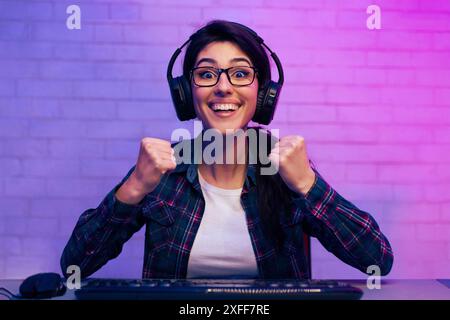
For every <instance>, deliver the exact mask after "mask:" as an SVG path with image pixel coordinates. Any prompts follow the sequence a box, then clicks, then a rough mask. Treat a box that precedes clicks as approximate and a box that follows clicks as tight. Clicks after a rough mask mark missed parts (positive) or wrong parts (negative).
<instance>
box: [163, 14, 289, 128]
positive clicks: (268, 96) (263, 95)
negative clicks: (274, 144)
mask: <svg viewBox="0 0 450 320" xmlns="http://www.w3.org/2000/svg"><path fill="white" fill-rule="evenodd" d="M232 23H233V24H236V25H238V26H239V27H241V28H244V29H246V30H247V31H248V32H249V33H250V34H251V35H252V36H253V37H254V38H255V39H256V40H257V41H258V43H259V44H260V45H261V46H264V47H265V48H266V49H267V50H268V51H269V52H270V54H271V56H272V59H273V60H274V61H275V64H276V66H277V70H278V82H275V81H272V80H271V81H269V83H268V84H267V85H266V86H265V87H263V88H261V89H259V91H258V99H257V102H256V111H255V115H254V116H253V118H252V120H253V121H254V122H257V123H260V124H264V125H267V124H269V123H270V122H271V121H272V119H273V116H274V114H275V109H276V106H277V102H278V97H279V95H280V91H281V87H282V86H283V82H284V75H283V67H282V66H281V62H280V60H279V59H278V57H277V55H276V54H275V52H273V51H272V50H270V48H269V47H268V46H267V45H266V44H265V43H264V40H263V39H262V38H261V37H260V36H258V34H257V33H256V32H255V31H253V30H252V29H250V28H249V27H247V26H244V25H242V24H240V23H237V22H232ZM202 30H203V28H202V29H200V30H198V31H197V32H196V33H194V34H193V35H191V36H190V37H189V39H188V40H187V41H186V42H185V43H183V45H182V46H181V47H180V48H178V49H177V50H176V51H175V52H174V53H173V55H172V57H171V58H170V61H169V65H168V66H167V81H168V82H169V88H170V94H171V96H172V101H173V104H174V106H175V110H176V113H177V117H178V119H179V120H180V121H186V120H191V119H195V117H196V114H195V109H194V104H193V99H192V92H191V86H190V79H186V77H185V76H184V75H182V76H180V77H176V78H173V77H172V69H173V65H174V63H175V60H176V59H177V57H178V55H179V54H180V53H181V49H183V48H184V47H185V46H186V45H187V44H188V43H189V42H190V41H191V40H192V38H193V37H194V36H195V35H196V34H197V33H198V32H200V31H202Z"/></svg>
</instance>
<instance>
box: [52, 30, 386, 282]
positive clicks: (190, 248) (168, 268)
mask: <svg viewBox="0 0 450 320" xmlns="http://www.w3.org/2000/svg"><path fill="white" fill-rule="evenodd" d="M261 42H262V40H261V39H260V38H259V37H257V35H256V34H255V33H253V32H252V31H251V30H249V29H248V28H246V27H245V26H242V25H239V24H236V23H232V22H227V21H212V22H210V23H209V24H208V25H206V26H205V27H203V28H201V29H200V30H199V31H197V32H196V33H195V34H194V35H192V36H191V37H190V39H189V40H188V41H187V42H186V43H185V44H187V43H189V45H188V47H187V49H186V54H185V60H184V64H183V76H182V77H179V78H176V79H175V80H174V79H172V78H171V76H168V78H169V85H170V87H171V92H172V98H173V99H174V103H175V107H176V109H177V115H178V117H179V118H180V119H181V120H186V119H191V118H193V117H197V118H198V119H200V120H201V121H202V124H203V127H204V132H203V133H205V132H206V131H207V130H213V131H215V132H217V133H220V136H221V137H223V138H224V140H225V137H226V136H227V135H229V134H230V133H236V132H238V131H240V130H242V131H243V132H246V131H248V130H249V128H248V123H249V122H250V120H252V119H253V120H254V121H257V122H261V123H265V124H267V123H268V122H270V120H271V118H272V116H273V111H274V110H275V105H276V98H277V95H278V93H279V89H280V88H277V87H276V85H274V83H273V82H271V81H270V79H271V75H270V65H269V60H268V57H267V54H266V52H265V50H264V48H263V47H262V45H261ZM183 46H184V45H183ZM179 51H180V50H177V52H176V54H174V57H172V59H171V62H170V65H173V62H174V59H175V58H176V56H177V55H178V54H179ZM272 57H274V55H272ZM275 59H276V56H275ZM276 62H277V64H278V63H279V61H277V59H276ZM177 81H180V83H177ZM270 86H272V89H273V90H275V94H270V90H271V89H268V87H270ZM280 87H281V84H280ZM180 88H181V89H180ZM180 90H183V93H182V94H181V95H180V94H179V91H180ZM268 90H269V91H268ZM277 90H278V91H277ZM268 92H269V93H268ZM177 95H178V96H177ZM270 97H272V100H270ZM266 98H267V99H269V100H270V101H269V100H268V101H266ZM183 99H184V101H183ZM262 106H263V107H262ZM267 106H269V109H270V108H272V110H271V111H270V110H269V113H270V112H272V114H269V115H268V116H267V110H265V109H264V108H265V107H267ZM262 113H264V115H262ZM261 119H263V120H261ZM258 132H259V133H261V132H262V131H260V130H258ZM202 138H203V134H202V135H200V136H199V137H197V139H202ZM233 141H234V139H233ZM237 141H238V143H235V144H231V145H230V144H227V143H224V144H223V150H222V149H221V150H219V151H217V152H216V153H215V154H214V156H215V158H216V160H217V159H221V160H223V159H225V158H226V155H228V154H230V153H231V152H234V153H233V155H234V156H233V157H231V160H232V161H231V162H230V161H228V162H226V163H225V164H221V161H216V162H215V163H210V162H201V163H200V164H197V163H195V161H193V159H194V157H195V155H194V153H195V152H192V154H189V157H190V159H191V161H184V162H183V163H178V164H177V162H176V158H175V157H174V154H175V151H174V149H176V148H177V146H180V144H173V145H171V144H170V143H169V142H167V141H164V140H161V139H155V138H144V139H143V140H142V141H141V146H140V151H139V156H138V160H137V163H136V165H135V166H134V167H133V168H132V169H131V170H130V171H129V172H128V174H127V176H126V177H125V178H124V179H123V180H122V182H121V183H120V184H118V185H117V186H116V187H115V188H114V189H113V190H112V191H111V192H110V193H109V194H108V195H107V196H106V198H105V199H104V200H103V201H102V203H101V204H100V205H99V206H98V207H97V208H96V209H90V210H87V211H86V212H84V213H83V214H82V216H81V217H80V219H79V221H78V223H77V225H76V227H75V230H74V232H73V234H72V236H71V238H70V240H69V243H68V244H67V246H66V248H65V250H64V252H63V255H62V257H61V267H62V270H63V273H64V274H65V273H66V268H67V266H69V265H78V266H79V267H80V268H81V273H82V277H87V276H89V275H91V274H92V273H94V272H95V271H96V270H98V269H99V268H100V267H101V266H102V265H104V264H105V263H106V262H107V261H108V260H110V259H112V258H115V257H116V256H117V255H119V253H120V252H121V249H122V246H123V244H124V243H125V242H126V241H127V240H128V239H129V238H130V237H131V236H132V235H133V233H135V232H136V231H138V230H139V229H140V228H141V227H142V226H143V225H146V240H145V256H144V266H143V275H142V276H143V278H186V277H188V278H191V277H210V278H217V277H245V278H272V279H274V278H296V279H303V278H309V277H310V274H311V270H309V265H308V257H306V256H305V250H304V249H305V248H304V232H306V233H307V234H308V235H311V236H314V237H316V238H318V239H319V241H320V242H321V243H322V245H324V247H325V248H326V249H327V250H329V251H331V252H332V253H333V254H335V255H336V256H337V257H338V258H340V259H341V260H342V261H344V262H345V263H347V264H350V265H352V266H353V267H355V268H357V269H359V270H361V271H362V272H366V270H367V267H368V266H370V265H377V266H378V267H379V268H380V270H381V273H382V275H385V274H387V273H388V272H389V271H390V269H391V266H392V261H393V255H392V251H391V247H390V244H389V242H388V240H387V239H386V237H385V236H384V235H383V234H382V233H381V232H380V229H379V227H378V225H377V223H376V222H375V220H374V219H373V218H372V217H371V216H370V215H369V214H368V213H366V212H363V211H361V210H359V209H358V208H356V207H355V206H354V205H353V204H351V203H350V202H349V201H347V200H345V199H344V198H343V197H341V196H340V195H339V194H338V193H337V192H336V191H334V190H333V189H332V188H331V187H330V186H329V185H328V184H327V182H326V181H325V180H324V179H323V178H322V177H321V176H320V174H319V173H318V172H317V170H316V169H315V168H313V167H312V166H311V165H310V161H309V159H308V155H307V153H306V146H305V141H304V139H303V138H302V137H300V136H288V137H282V138H281V139H280V140H279V141H278V142H277V143H276V145H275V147H274V148H271V149H269V152H270V155H269V159H270V160H271V161H272V163H274V164H276V168H277V169H278V172H277V173H276V174H274V175H264V174H262V165H261V163H259V162H258V163H257V164H252V163H250V161H248V160H249V158H250V157H249V155H250V152H251V150H252V148H251V146H250V145H249V140H248V139H237ZM182 143H186V141H184V142H182ZM187 143H188V144H189V145H195V143H194V140H192V141H187ZM207 145H208V143H207V142H206V141H204V139H202V141H201V146H202V147H203V150H204V148H206V147H207ZM184 150H187V149H184ZM242 150H244V151H245V152H244V156H245V157H244V158H245V159H246V161H244V163H242V162H240V161H238V159H239V157H238V156H236V155H237V154H239V152H238V151H242ZM221 151H223V153H221ZM259 152H260V150H258V153H259ZM178 156H179V154H178ZM266 156H267V154H266ZM189 157H188V158H189ZM184 159H185V158H184ZM178 160H179V158H178ZM178 162H180V161H178ZM187 162H189V163H187Z"/></svg>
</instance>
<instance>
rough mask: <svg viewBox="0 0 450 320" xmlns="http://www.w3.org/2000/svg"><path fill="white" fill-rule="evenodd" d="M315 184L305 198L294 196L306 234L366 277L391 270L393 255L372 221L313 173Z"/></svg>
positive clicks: (387, 242) (298, 214)
mask: <svg viewBox="0 0 450 320" xmlns="http://www.w3.org/2000/svg"><path fill="white" fill-rule="evenodd" d="M313 170H314V172H315V173H316V180H315V182H314V184H313V186H312V188H311V189H310V191H309V192H308V193H307V194H306V195H301V194H297V193H295V194H293V195H292V198H293V203H294V215H297V216H302V218H303V219H302V221H303V227H304V229H305V232H307V233H308V234H309V235H310V236H313V237H316V238H317V239H318V240H319V241H320V243H321V244H322V245H323V246H324V247H325V248H326V249H327V250H328V251H330V252H331V253H333V254H334V255H335V256H336V257H338V258H339V259H341V260H342V261H344V262H345V263H347V264H349V265H351V266H353V267H355V268H357V269H359V270H360V271H362V272H364V273H366V272H367V267H369V266H371V265H376V266H378V267H379V268H380V271H381V275H386V274H388V273H389V271H390V270H391V268H392V263H393V253H392V249H391V245H390V244H389V241H388V240H387V238H386V237H385V236H384V235H383V234H382V233H381V231H380V228H379V226H378V224H377V223H376V221H375V219H374V218H373V217H372V216H371V215H370V214H369V213H367V212H364V211H362V210H360V209H358V208H357V207H356V206H355V205H353V204H352V203H351V202H349V201H348V200H346V199H344V198H343V197H342V196H341V195H339V194H338V193H337V192H336V191H335V190H333V188H331V186H330V185H329V184H328V183H327V182H326V181H325V180H324V179H323V178H322V176H321V175H320V174H319V173H318V172H317V170H316V169H314V168H313Z"/></svg>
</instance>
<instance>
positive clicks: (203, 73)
mask: <svg viewBox="0 0 450 320" xmlns="http://www.w3.org/2000/svg"><path fill="white" fill-rule="evenodd" d="M223 72H225V74H226V75H227V78H228V81H230V83H231V84H232V85H233V86H238V87H242V86H248V85H251V84H252V83H253V81H254V80H255V75H256V72H257V71H256V68H254V67H248V66H235V67H231V68H227V69H218V68H214V67H197V68H193V69H192V70H191V79H192V80H193V81H194V84H195V85H197V86H199V87H212V86H215V85H216V84H217V83H218V82H219V79H220V75H221V74H222V73H223Z"/></svg>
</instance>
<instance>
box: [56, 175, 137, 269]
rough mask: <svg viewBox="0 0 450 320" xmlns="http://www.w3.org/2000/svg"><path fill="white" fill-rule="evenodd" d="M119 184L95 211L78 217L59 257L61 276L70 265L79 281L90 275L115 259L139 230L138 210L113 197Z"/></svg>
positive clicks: (90, 210)
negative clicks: (78, 275)
mask: <svg viewBox="0 0 450 320" xmlns="http://www.w3.org/2000/svg"><path fill="white" fill-rule="evenodd" d="M121 184H122V185H123V183H121ZM121 184H119V185H118V186H116V187H115V188H114V189H113V190H111V191H110V192H109V193H108V195H107V196H106V197H105V198H104V199H103V201H102V202H101V203H100V205H99V206H98V207H97V208H96V209H89V210H86V211H85V212H84V213H83V214H82V215H81V216H80V218H79V220H78V222H77V224H76V226H75V228H74V231H73V233H72V235H71V237H70V239H69V241H68V243H67V245H66V247H65V249H64V251H63V253H62V256H61V268H62V271H63V274H65V272H66V270H67V267H68V266H69V265H77V266H79V267H80V269H81V272H82V277H87V276H89V275H91V274H92V273H94V272H95V271H96V270H98V269H99V268H100V267H101V266H103V265H104V264H105V263H106V262H107V261H108V260H110V259H112V258H114V257H116V256H117V255H118V254H119V253H120V252H121V250H122V246H123V244H124V243H125V242H126V241H127V240H128V239H129V238H130V237H131V236H132V235H133V234H134V233H135V232H136V231H138V230H139V229H140V228H141V227H142V225H143V221H142V217H141V216H140V207H139V206H134V205H128V204H126V203H122V202H121V201H118V199H117V198H116V197H115V193H116V191H117V189H118V188H120V186H121Z"/></svg>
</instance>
